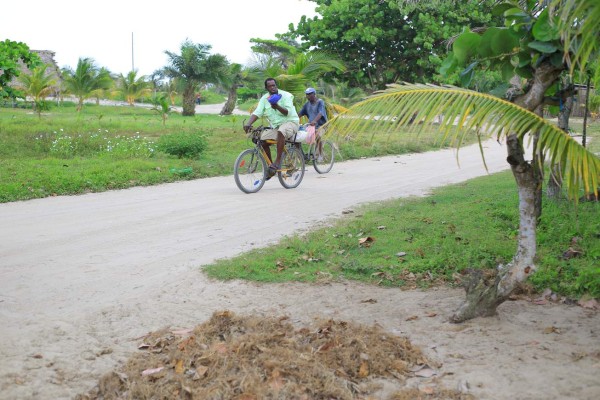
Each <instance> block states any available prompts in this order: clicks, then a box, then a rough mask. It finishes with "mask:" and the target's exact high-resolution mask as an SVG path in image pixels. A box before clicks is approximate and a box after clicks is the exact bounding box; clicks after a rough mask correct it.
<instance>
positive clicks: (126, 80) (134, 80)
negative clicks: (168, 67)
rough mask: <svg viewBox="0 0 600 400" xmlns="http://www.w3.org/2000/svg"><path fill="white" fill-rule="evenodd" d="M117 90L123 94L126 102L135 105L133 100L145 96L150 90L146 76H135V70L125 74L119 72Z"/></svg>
mask: <svg viewBox="0 0 600 400" xmlns="http://www.w3.org/2000/svg"><path fill="white" fill-rule="evenodd" d="M117 92H119V93H121V94H122V95H123V96H125V100H126V101H127V104H129V105H130V106H134V105H135V101H136V100H137V99H139V98H140V97H143V96H146V95H148V94H150V93H151V92H152V89H151V88H150V83H149V82H147V81H146V76H145V75H142V76H140V77H138V76H137V70H133V71H129V72H128V73H127V75H123V74H120V75H119V78H118V79H117Z"/></svg>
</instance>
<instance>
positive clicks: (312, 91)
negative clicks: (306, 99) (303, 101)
mask: <svg viewBox="0 0 600 400" xmlns="http://www.w3.org/2000/svg"><path fill="white" fill-rule="evenodd" d="M304 93H306V94H311V93H317V91H316V90H315V88H311V87H309V88H308V89H306V90H305V91H304Z"/></svg>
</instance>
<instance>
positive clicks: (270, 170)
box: [267, 163, 281, 180]
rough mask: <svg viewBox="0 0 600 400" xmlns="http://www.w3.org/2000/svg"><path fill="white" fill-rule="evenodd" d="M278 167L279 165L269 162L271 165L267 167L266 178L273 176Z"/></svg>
mask: <svg viewBox="0 0 600 400" xmlns="http://www.w3.org/2000/svg"><path fill="white" fill-rule="evenodd" d="M278 169H281V167H280V166H279V165H277V164H275V163H271V165H269V168H268V169H267V180H269V179H271V178H272V177H274V176H275V174H276V173H277V170H278Z"/></svg>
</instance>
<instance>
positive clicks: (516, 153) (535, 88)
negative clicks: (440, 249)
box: [450, 63, 561, 322]
mask: <svg viewBox="0 0 600 400" xmlns="http://www.w3.org/2000/svg"><path fill="white" fill-rule="evenodd" d="M560 72H561V70H560V69H557V68H556V67H553V66H552V65H551V64H549V63H546V64H542V65H541V66H540V67H538V69H537V70H536V71H535V74H534V77H533V79H532V81H531V82H530V83H531V86H530V87H529V90H528V91H527V92H526V93H525V94H523V95H522V96H520V97H518V98H517V99H516V100H515V103H517V104H519V105H520V106H521V107H524V108H526V109H528V110H530V111H536V110H539V107H540V106H541V105H542V103H543V101H544V93H545V92H546V90H547V89H548V87H550V86H551V85H552V84H554V83H555V82H556V79H558V77H559V76H560ZM506 147H507V153H508V157H507V158H506V161H507V162H508V163H509V164H510V168H511V170H512V173H513V176H514V177H515V181H516V183H517V190H518V193H519V237H518V241H517V252H516V254H515V256H514V257H513V259H512V261H511V262H510V263H509V264H507V265H506V266H504V265H499V266H498V269H497V271H495V272H494V273H490V274H484V273H483V272H481V271H479V272H475V273H473V274H472V275H471V277H470V279H469V280H468V282H467V283H466V285H465V290H466V292H467V296H466V299H465V301H464V303H463V304H462V305H461V306H460V307H459V308H458V309H457V310H456V311H455V312H454V314H453V315H452V316H451V317H450V321H451V322H463V321H466V320H469V319H472V318H475V317H486V316H491V315H494V314H496V309H497V307H498V306H499V305H500V304H502V303H503V302H504V301H506V299H508V297H509V296H510V294H511V293H512V292H513V290H514V289H515V288H516V287H517V286H519V285H520V283H521V282H524V281H525V280H526V279H527V278H528V277H529V276H530V275H531V274H532V273H533V272H534V271H535V269H536V268H535V264H534V260H535V255H536V252H537V237H536V228H537V222H538V214H539V213H540V210H538V208H540V207H541V176H540V175H541V174H540V171H536V169H538V168H540V164H539V163H537V162H532V163H530V162H528V161H527V160H526V159H525V150H524V148H523V142H522V140H521V139H519V138H518V137H516V136H515V135H509V136H508V138H507V141H506ZM538 198H539V199H538Z"/></svg>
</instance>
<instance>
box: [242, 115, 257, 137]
mask: <svg viewBox="0 0 600 400" xmlns="http://www.w3.org/2000/svg"><path fill="white" fill-rule="evenodd" d="M257 119H258V117H257V116H256V115H254V114H250V120H249V121H248V123H246V125H244V132H246V133H248V131H249V130H250V129H252V124H253V123H254V121H256V120H257Z"/></svg>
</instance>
